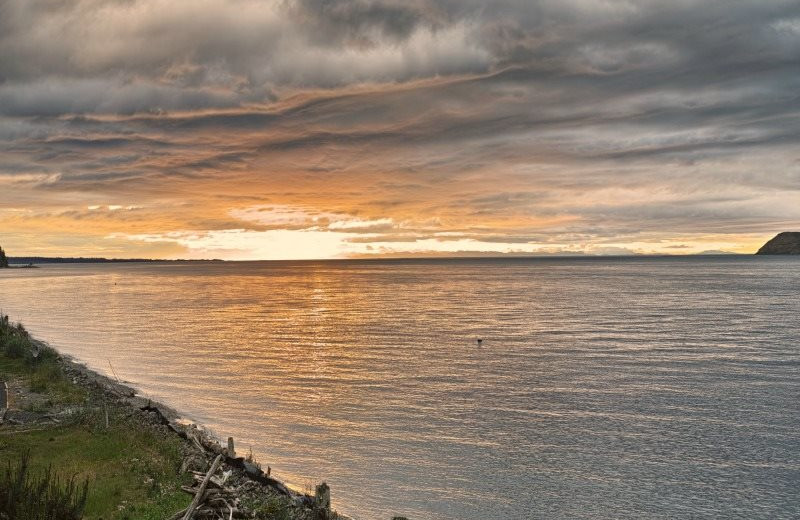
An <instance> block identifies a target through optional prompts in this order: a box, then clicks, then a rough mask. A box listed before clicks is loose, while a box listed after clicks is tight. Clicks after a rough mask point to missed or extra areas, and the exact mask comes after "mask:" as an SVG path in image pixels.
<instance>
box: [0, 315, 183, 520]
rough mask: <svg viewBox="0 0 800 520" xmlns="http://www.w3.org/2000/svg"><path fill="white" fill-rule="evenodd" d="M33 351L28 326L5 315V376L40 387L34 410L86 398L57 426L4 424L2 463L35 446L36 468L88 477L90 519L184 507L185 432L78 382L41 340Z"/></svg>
mask: <svg viewBox="0 0 800 520" xmlns="http://www.w3.org/2000/svg"><path fill="white" fill-rule="evenodd" d="M34 351H35V349H34V345H33V343H32V340H31V339H30V337H29V336H28V334H27V332H25V330H24V328H22V327H21V326H19V325H14V324H12V323H10V322H9V321H8V318H7V317H4V316H0V380H7V379H10V378H13V379H14V380H15V381H16V380H19V381H22V382H23V384H27V385H28V386H29V388H30V390H31V391H33V392H37V393H40V394H42V396H43V398H42V399H41V400H40V401H36V405H35V406H33V407H32V408H34V409H33V410H31V411H42V412H44V411H47V410H48V409H49V408H52V407H54V406H56V405H81V406H80V407H79V408H80V412H79V413H76V414H75V415H74V416H72V417H71V418H69V419H68V420H65V421H64V422H63V423H62V424H59V425H55V426H42V425H30V426H25V425H23V426H17V427H11V428H10V427H8V426H4V427H3V428H2V429H0V468H3V467H7V466H8V465H9V463H10V464H12V465H13V464H15V463H16V462H17V461H19V460H20V459H21V457H23V455H24V454H26V453H29V454H30V461H29V465H30V470H31V471H32V472H33V474H35V475H43V474H45V473H46V472H47V471H48V468H52V472H54V473H55V474H57V475H58V476H59V477H60V478H61V482H62V485H66V484H67V482H69V481H70V479H74V480H73V481H74V482H83V481H84V480H88V483H89V487H88V495H87V498H86V505H85V510H84V518H86V519H97V520H100V519H102V520H150V519H152V520H155V519H159V520H163V519H164V518H167V517H169V516H171V515H172V514H173V513H175V512H176V511H178V510H180V509H182V508H184V507H186V506H187V505H188V504H189V501H190V500H191V497H189V495H187V494H186V493H184V492H182V491H181V490H180V486H181V484H186V483H188V482H186V481H185V480H186V479H187V478H188V477H187V476H186V475H183V476H181V475H180V466H181V463H182V461H183V456H182V451H181V446H182V445H181V440H180V439H179V438H177V437H175V436H173V435H169V434H166V433H161V432H160V431H159V430H157V429H155V428H153V427H152V425H149V424H146V423H144V422H142V420H141V418H137V417H135V416H129V415H130V408H126V407H122V406H116V405H114V404H113V403H102V402H100V401H99V400H98V397H97V396H94V397H93V396H91V395H89V393H88V392H87V391H86V390H85V389H83V388H81V387H79V386H78V385H76V384H73V383H72V381H71V380H69V378H67V377H66V376H65V375H64V373H63V371H62V369H61V365H60V364H59V362H58V354H57V353H56V352H55V351H53V350H52V349H49V348H46V347H45V348H40V349H39V355H38V356H34V355H33V354H32V353H33V352H34ZM106 407H107V408H108V411H109V427H108V428H106V427H105V409H106ZM0 513H2V511H0ZM0 517H2V514H0Z"/></svg>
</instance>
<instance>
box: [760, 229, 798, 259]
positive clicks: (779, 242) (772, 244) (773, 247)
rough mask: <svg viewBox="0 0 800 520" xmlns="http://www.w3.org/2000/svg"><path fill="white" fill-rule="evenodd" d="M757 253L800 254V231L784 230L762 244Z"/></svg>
mask: <svg viewBox="0 0 800 520" xmlns="http://www.w3.org/2000/svg"><path fill="white" fill-rule="evenodd" d="M756 254H757V255H800V232H797V231H784V232H783V233H778V234H777V235H776V236H775V238H773V239H772V240H770V241H769V242H767V243H766V244H764V245H763V246H761V249H759V250H758V252H756Z"/></svg>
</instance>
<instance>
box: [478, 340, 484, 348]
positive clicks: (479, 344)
mask: <svg viewBox="0 0 800 520" xmlns="http://www.w3.org/2000/svg"><path fill="white" fill-rule="evenodd" d="M481 345H483V340H482V339H479V340H478V346H479V347H480V346H481Z"/></svg>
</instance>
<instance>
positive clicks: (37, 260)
mask: <svg viewBox="0 0 800 520" xmlns="http://www.w3.org/2000/svg"><path fill="white" fill-rule="evenodd" d="M221 261H222V260H217V259H213V260H155V259H152V258H90V257H77V258H66V257H45V256H10V257H8V263H10V264H107V263H120V262H159V263H160V262H221Z"/></svg>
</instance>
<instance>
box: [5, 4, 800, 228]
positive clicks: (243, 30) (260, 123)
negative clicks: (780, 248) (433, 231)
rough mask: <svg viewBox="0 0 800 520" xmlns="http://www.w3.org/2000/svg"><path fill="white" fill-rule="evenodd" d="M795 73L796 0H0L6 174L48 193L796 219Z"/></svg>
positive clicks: (657, 220) (715, 224) (537, 213)
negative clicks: (173, 185) (330, 192)
mask: <svg viewBox="0 0 800 520" xmlns="http://www.w3.org/2000/svg"><path fill="white" fill-rule="evenodd" d="M799 92H800V3H798V2H797V1H782V0H771V1H756V0H749V1H745V0H716V1H715V0H710V1H702V2H701V1H688V0H678V1H672V2H663V1H656V0H652V1H650V0H640V1H625V2H623V1H619V2H615V1H592V0H541V1H530V0H496V1H493V2H490V3H487V2H484V1H480V2H479V1H473V0H407V1H400V0H382V1H377V0H294V1H290V0H286V1H279V2H273V3H268V2H261V1H255V0H236V1H223V0H200V1H192V2H181V1H178V2H176V1H165V0H146V1H145V0H80V1H75V2H51V1H47V0H2V1H0V139H2V141H0V182H2V180H1V179H2V178H4V177H6V178H9V179H10V178H12V177H13V178H15V179H18V180H20V179H21V180H20V181H19V182H22V181H24V180H25V179H28V181H29V183H31V184H34V185H35V186H36V189H37V190H40V191H41V192H43V193H55V192H60V191H65V192H70V191H75V190H105V191H106V192H107V191H114V190H117V191H119V190H123V191H124V190H128V191H130V192H131V193H138V192H140V191H143V192H148V193H152V192H159V193H160V192H162V191H165V190H167V189H168V188H167V186H169V183H170V182H173V181H174V182H179V181H180V180H181V179H206V180H208V179H212V180H213V179H215V178H218V179H219V180H220V182H223V181H225V180H226V179H228V178H231V177H236V176H237V175H239V174H241V175H245V173H244V172H249V173H248V174H249V175H250V178H253V177H259V178H264V177H268V178H267V179H264V182H265V183H266V182H269V183H272V185H274V186H275V191H274V192H272V193H270V194H271V195H276V194H282V196H283V197H289V196H292V195H291V194H292V193H295V192H293V191H292V188H291V186H292V185H293V184H292V183H296V184H297V185H298V186H317V189H319V187H320V186H330V185H331V184H333V185H335V186H336V187H337V188H336V190H334V191H336V193H339V194H340V196H341V197H345V198H347V199H348V200H349V203H350V204H351V205H355V206H357V207H360V208H361V210H362V211H364V212H367V213H369V212H372V213H375V215H374V216H377V217H380V216H381V215H383V214H386V215H390V216H391V213H392V211H395V210H396V209H397V208H403V207H412V206H413V207H414V208H416V209H424V210H425V211H427V212H429V213H431V214H435V215H438V216H441V217H442V218H443V219H444V220H445V221H446V220H447V218H448V216H452V218H453V219H456V215H462V216H463V215H466V216H467V217H469V219H471V220H470V221H471V222H473V224H471V225H470V226H466V227H469V228H470V229H472V230H474V229H476V228H478V227H480V226H478V225H477V224H474V223H475V222H478V221H480V220H481V219H483V218H501V217H518V218H529V217H530V218H534V217H535V218H539V219H543V218H555V217H558V216H565V215H571V216H576V217H578V222H580V224H572V225H571V227H570V226H568V225H566V224H565V225H563V226H561V227H554V228H553V230H552V233H555V234H560V235H561V236H567V235H570V234H573V235H570V236H581V237H590V236H595V237H611V236H626V237H632V236H634V235H635V234H636V233H637V232H641V233H645V232H656V231H658V230H664V229H672V230H681V231H685V232H689V231H690V230H691V229H693V228H695V229H696V228H698V227H701V228H702V229H703V230H704V231H713V232H720V233H725V232H730V233H745V232H753V233H756V232H757V233H763V232H766V231H767V230H770V229H773V228H774V227H775V226H778V225H780V226H784V225H792V224H793V225H797V224H800V210H798V209H797V207H798V206H800V204H796V203H797V201H798V200H800V197H798V195H800V154H798V151H797V150H798V149H800V148H799V147H798V145H800V99H799V98H800V94H798V93H799ZM9 182H10V181H9ZM15 182H16V183H17V184H18V182H17V181H15ZM180 182H183V181H180ZM347 183H352V184H353V185H354V186H357V188H356V189H354V190H353V191H357V192H359V193H360V194H361V198H360V199H358V200H356V199H357V197H356V196H355V195H353V194H349V193H348V190H347V189H345V188H344V187H343V185H344V184H347ZM363 188H368V189H371V190H372V191H368V193H369V195H364V193H365V191H364V189H363ZM308 189H311V188H308ZM264 193H265V196H266V195H267V193H266V192H264ZM297 193H299V192H297ZM297 193H295V194H296V195H297ZM645 195H647V197H646V200H645V201H644V202H643V197H644V196H645ZM231 196H232V197H234V194H231ZM297 197H298V198H300V195H297ZM348 197H349V198H348ZM234 198H235V197H234ZM411 201H421V202H419V204H418V205H414V204H417V203H416V202H414V204H412V203H411ZM11 202H12V201H10V200H9V198H8V196H3V195H0V203H4V204H5V205H10V204H11ZM318 202H319V201H318ZM381 212H383V213H381ZM451 227H452V228H454V229H455V228H459V226H457V225H453V224H451ZM465 231H469V230H465ZM481 231H482V232H484V233H486V234H487V236H488V235H489V234H492V233H494V232H497V233H499V234H498V235H496V236H500V237H505V240H507V241H513V240H525V239H526V237H533V236H537V237H541V236H542V235H541V234H540V233H537V232H535V231H536V230H534V229H527V228H524V227H523V228H520V229H517V230H515V231H510V230H505V231H503V230H500V229H497V228H496V227H495V226H492V225H487V229H482V230H481ZM503 233H506V234H505V235H503ZM512 235H513V236H512Z"/></svg>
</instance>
